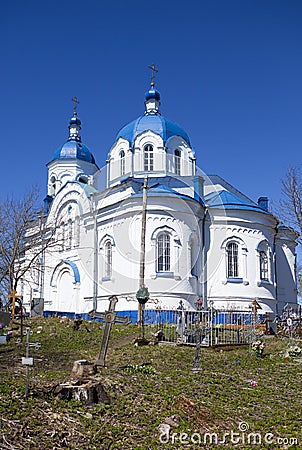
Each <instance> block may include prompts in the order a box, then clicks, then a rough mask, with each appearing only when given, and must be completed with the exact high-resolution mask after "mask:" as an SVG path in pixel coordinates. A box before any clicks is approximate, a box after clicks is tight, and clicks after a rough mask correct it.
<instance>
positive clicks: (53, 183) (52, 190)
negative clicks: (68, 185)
mask: <svg viewBox="0 0 302 450" xmlns="http://www.w3.org/2000/svg"><path fill="white" fill-rule="evenodd" d="M55 193H56V178H55V177H54V176H52V177H51V178H50V195H55Z"/></svg>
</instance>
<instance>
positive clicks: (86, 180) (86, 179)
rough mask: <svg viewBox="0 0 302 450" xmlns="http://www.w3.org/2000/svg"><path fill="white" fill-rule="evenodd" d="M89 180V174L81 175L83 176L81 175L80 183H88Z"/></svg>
mask: <svg viewBox="0 0 302 450" xmlns="http://www.w3.org/2000/svg"><path fill="white" fill-rule="evenodd" d="M88 180H89V178H88V177H87V175H81V176H80V177H79V182H80V183H83V184H88Z"/></svg>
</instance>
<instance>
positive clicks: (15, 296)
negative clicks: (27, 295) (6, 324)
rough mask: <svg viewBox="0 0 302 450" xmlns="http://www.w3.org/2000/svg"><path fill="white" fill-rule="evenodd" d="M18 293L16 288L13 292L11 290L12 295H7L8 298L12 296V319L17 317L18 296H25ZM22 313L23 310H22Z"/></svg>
mask: <svg viewBox="0 0 302 450" xmlns="http://www.w3.org/2000/svg"><path fill="white" fill-rule="evenodd" d="M16 294H17V291H15V289H12V292H11V294H10V295H7V298H11V299H12V307H11V310H12V320H14V318H15V305H16V299H17V298H20V299H21V298H23V296H22V295H16ZM21 314H22V311H21Z"/></svg>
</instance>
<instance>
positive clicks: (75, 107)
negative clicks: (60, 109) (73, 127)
mask: <svg viewBox="0 0 302 450" xmlns="http://www.w3.org/2000/svg"><path fill="white" fill-rule="evenodd" d="M71 101H72V102H73V113H74V115H75V116H76V115H77V104H78V105H79V104H80V102H79V100H78V99H77V97H76V96H74V97H73V98H72V99H71Z"/></svg>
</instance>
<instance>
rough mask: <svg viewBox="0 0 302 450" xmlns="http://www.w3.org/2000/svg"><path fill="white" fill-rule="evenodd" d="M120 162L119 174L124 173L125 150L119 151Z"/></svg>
mask: <svg viewBox="0 0 302 450" xmlns="http://www.w3.org/2000/svg"><path fill="white" fill-rule="evenodd" d="M120 158H121V159H120V164H121V176H122V175H124V174H125V152H124V150H122V151H121V152H120Z"/></svg>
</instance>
